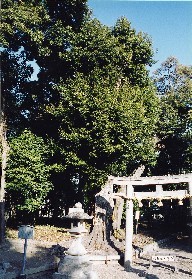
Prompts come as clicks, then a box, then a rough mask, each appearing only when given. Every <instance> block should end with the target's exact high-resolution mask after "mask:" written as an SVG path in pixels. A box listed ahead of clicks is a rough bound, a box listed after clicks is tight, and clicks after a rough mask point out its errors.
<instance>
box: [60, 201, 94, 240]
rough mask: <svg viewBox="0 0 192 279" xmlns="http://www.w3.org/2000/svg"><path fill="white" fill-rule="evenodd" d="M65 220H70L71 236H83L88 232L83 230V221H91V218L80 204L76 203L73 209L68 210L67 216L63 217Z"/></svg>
mask: <svg viewBox="0 0 192 279" xmlns="http://www.w3.org/2000/svg"><path fill="white" fill-rule="evenodd" d="M65 218H66V219H70V220H71V229H70V230H69V232H70V233H71V234H72V235H75V234H85V233H87V232H88V230H87V229H86V228H85V221H86V220H91V219H92V218H93V216H89V215H88V214H87V213H85V212H84V209H83V208H82V204H81V203H80V202H78V203H76V204H75V206H74V207H73V208H69V214H68V215H66V216H65Z"/></svg>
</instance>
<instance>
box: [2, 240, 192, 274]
mask: <svg viewBox="0 0 192 279" xmlns="http://www.w3.org/2000/svg"><path fill="white" fill-rule="evenodd" d="M53 244H54V243H50V242H49V243H45V242H42V243H40V242H31V243H29V247H28V255H27V256H28V261H27V265H26V268H28V267H29V266H30V267H34V268H35V267H36V266H37V267H38V266H39V265H41V264H45V263H51V262H53V260H54V259H53V255H51V253H50V247H51V246H52V245H53ZM63 244H64V243H63ZM69 244H70V243H69V242H68V243H66V245H64V246H66V247H67V246H68V245H69ZM158 251H160V252H163V253H171V254H172V253H173V254H175V255H176V259H177V268H178V272H177V273H175V272H174V262H161V263H154V264H153V268H152V269H151V270H149V263H150V261H149V255H142V256H141V257H139V258H138V259H135V260H134V261H133V266H132V270H131V271H130V272H127V271H125V270H124V267H123V266H122V265H120V264H118V263H117V264H112V263H108V264H94V265H93V271H95V272H96V273H97V275H98V279H105V278H106V279H108V278H109V279H119V278H120V279H121V278H123V279H135V278H151V279H170V278H171V279H186V278H192V242H191V241H190V240H189V239H187V238H183V239H177V240H175V241H174V242H172V243H170V244H169V245H165V244H164V245H162V246H161V247H160V248H159V249H158ZM22 252H23V242H22V241H20V242H19V243H18V241H7V242H6V244H5V245H4V246H1V247H0V263H2V262H9V263H10V264H11V267H12V269H14V270H18V269H20V268H21V266H22ZM0 278H1V277H0ZM27 278H31V279H37V278H38V279H50V278H52V272H47V273H42V274H38V275H36V276H31V277H27Z"/></svg>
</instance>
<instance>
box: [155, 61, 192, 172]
mask: <svg viewBox="0 0 192 279" xmlns="http://www.w3.org/2000/svg"><path fill="white" fill-rule="evenodd" d="M153 79H154V81H155V83H156V85H157V89H158V93H159V95H160V104H161V113H160V117H159V122H158V134H157V135H158V137H159V143H158V146H159V147H160V149H159V152H160V153H159V158H158V164H157V168H156V172H157V173H158V174H167V173H180V172H183V171H191V163H190V162H191V143H192V142H191V140H192V117H191V112H192V110H191V109H192V67H190V66H189V67H188V66H184V65H181V64H179V62H178V60H177V59H176V58H174V57H170V58H168V59H167V60H166V61H165V62H164V63H163V64H162V65H161V68H159V69H158V70H157V71H156V72H155V73H154V76H153Z"/></svg>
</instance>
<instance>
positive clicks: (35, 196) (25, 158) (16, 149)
mask: <svg viewBox="0 0 192 279" xmlns="http://www.w3.org/2000/svg"><path fill="white" fill-rule="evenodd" d="M48 155H49V151H48V147H47V146H46V145H45V143H44V141H43V139H42V138H40V137H37V136H35V135H33V134H32V133H31V132H30V131H27V130H25V131H24V132H23V133H22V134H21V135H19V136H17V137H14V138H13V139H12V140H10V154H9V159H8V165H7V171H6V181H7V193H8V195H7V207H8V208H9V213H12V214H13V216H11V217H13V218H14V217H15V216H16V217H17V218H18V219H19V220H20V221H21V220H22V221H23V222H25V220H26V221H27V222H29V220H30V216H31V217H32V218H35V217H38V211H39V209H40V207H41V206H42V205H43V204H44V201H45V198H46V196H47V193H48V192H49V191H50V189H51V188H52V184H51V182H50V179H49V176H50V167H49V166H48V164H47V159H48ZM18 162H19V163H18ZM32 220H33V219H31V221H32Z"/></svg>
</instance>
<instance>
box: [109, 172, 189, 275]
mask: <svg viewBox="0 0 192 279" xmlns="http://www.w3.org/2000/svg"><path fill="white" fill-rule="evenodd" d="M108 182H109V183H110V184H113V185H117V186H118V185H119V186H123V185H124V186H125V187H126V194H125V193H113V194H112V196H113V198H116V197H121V198H123V199H125V200H126V234H125V255H124V266H125V268H126V269H127V270H129V269H130V268H131V265H132V254H133V251H132V240H133V200H134V199H136V200H138V201H139V202H140V201H141V200H142V199H156V200H160V201H161V200H163V199H164V200H165V199H178V200H181V201H182V200H183V199H184V198H189V200H190V217H191V220H190V222H191V221H192V173H189V174H181V175H173V176H171V175H170V176H151V177H139V178H137V179H134V178H133V177H113V176H110V177H109V178H108ZM179 183H187V184H188V189H186V190H177V191H163V187H162V185H165V184H179ZM147 185H148V186H154V187H156V188H155V191H152V192H135V191H134V187H135V186H143V187H145V186H147Z"/></svg>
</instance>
